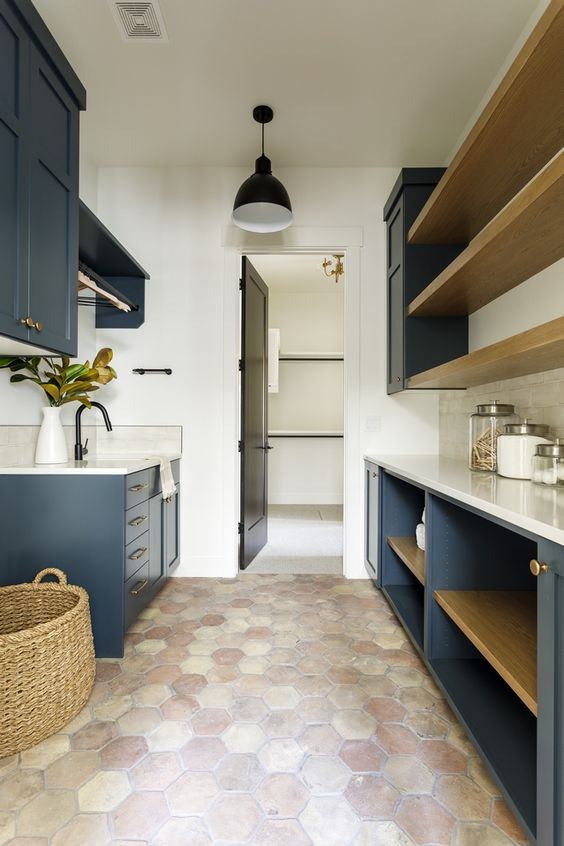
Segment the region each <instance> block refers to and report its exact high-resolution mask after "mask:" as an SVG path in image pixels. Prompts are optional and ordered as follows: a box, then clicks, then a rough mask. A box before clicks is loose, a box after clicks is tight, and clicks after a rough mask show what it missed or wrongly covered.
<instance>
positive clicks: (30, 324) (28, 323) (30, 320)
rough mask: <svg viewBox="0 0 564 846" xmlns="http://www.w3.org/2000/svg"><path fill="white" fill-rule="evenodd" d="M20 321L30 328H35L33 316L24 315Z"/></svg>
mask: <svg viewBox="0 0 564 846" xmlns="http://www.w3.org/2000/svg"><path fill="white" fill-rule="evenodd" d="M20 323H21V324H23V325H24V326H27V327H28V328H29V329H33V327H34V326H35V321H34V319H33V317H22V319H21V320H20Z"/></svg>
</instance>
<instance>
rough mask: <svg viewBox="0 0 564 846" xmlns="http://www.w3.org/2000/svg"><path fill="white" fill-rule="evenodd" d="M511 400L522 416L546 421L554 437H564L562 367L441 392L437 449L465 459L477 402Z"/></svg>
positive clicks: (563, 370) (508, 401)
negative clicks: (470, 419) (471, 416)
mask: <svg viewBox="0 0 564 846" xmlns="http://www.w3.org/2000/svg"><path fill="white" fill-rule="evenodd" d="M493 400H498V401H499V402H507V403H511V404H512V405H514V406H515V408H516V411H517V413H518V414H519V416H520V417H521V419H524V418H525V417H527V418H529V420H533V421H534V422H535V423H546V424H547V425H548V426H550V427H551V431H552V434H553V435H554V436H555V437H564V367H562V368H559V369H558V370H550V371H547V372H546V373H532V374H530V375H527V376H519V377H518V378H515V379H506V380H505V381H503V382H492V383H491V384H489V385H477V386H475V387H473V388H468V390H467V391H442V392H441V393H440V395H439V452H440V453H441V454H442V455H445V456H448V457H449V458H460V459H466V457H467V449H468V428H469V427H468V418H469V416H470V414H472V412H473V411H474V409H475V406H476V405H478V404H480V403H486V402H492V401H493Z"/></svg>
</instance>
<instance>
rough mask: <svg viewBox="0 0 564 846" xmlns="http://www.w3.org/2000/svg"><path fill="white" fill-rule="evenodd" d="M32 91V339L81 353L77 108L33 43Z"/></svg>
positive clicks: (30, 306) (30, 253)
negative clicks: (77, 323)
mask: <svg viewBox="0 0 564 846" xmlns="http://www.w3.org/2000/svg"><path fill="white" fill-rule="evenodd" d="M30 95H31V104H30V130H31V131H30V177H29V179H30V186H29V204H30V208H29V288H30V300H29V313H30V316H31V317H32V319H33V321H34V322H35V323H36V326H37V328H32V329H31V330H30V332H31V336H30V341H31V342H32V343H35V344H38V345H41V346H45V347H47V348H48V349H51V350H54V351H57V352H62V353H65V354H68V355H76V351H77V349H76V347H77V327H76V322H77V273H78V108H77V106H76V104H75V103H74V102H73V101H72V99H71V97H70V96H69V95H68V94H67V92H66V89H65V88H64V87H63V85H62V83H61V82H60V81H59V79H58V78H57V77H56V76H55V74H54V73H53V71H52V70H51V68H50V66H49V65H48V64H47V62H46V61H45V60H44V59H43V57H42V55H41V54H40V53H39V51H38V50H37V49H36V48H35V47H34V46H33V45H32V46H31V55H30ZM39 327H41V328H39Z"/></svg>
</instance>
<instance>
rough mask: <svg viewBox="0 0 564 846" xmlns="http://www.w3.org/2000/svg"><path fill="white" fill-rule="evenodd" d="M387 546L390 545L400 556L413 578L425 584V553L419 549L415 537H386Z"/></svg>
mask: <svg viewBox="0 0 564 846" xmlns="http://www.w3.org/2000/svg"><path fill="white" fill-rule="evenodd" d="M388 546H390V547H391V548H392V549H393V550H394V552H395V553H396V555H398V556H399V558H401V560H402V561H403V563H404V564H405V566H406V567H407V569H408V570H410V571H411V572H412V573H413V575H414V576H415V578H416V579H417V580H418V581H419V582H421V584H422V585H424V584H425V553H424V552H423V550H422V549H419V547H418V546H417V543H416V542H415V538H411V537H405V538H392V537H389V538H388Z"/></svg>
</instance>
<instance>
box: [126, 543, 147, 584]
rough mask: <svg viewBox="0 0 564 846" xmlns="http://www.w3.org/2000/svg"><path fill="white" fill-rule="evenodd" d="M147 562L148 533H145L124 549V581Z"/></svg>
mask: <svg viewBox="0 0 564 846" xmlns="http://www.w3.org/2000/svg"><path fill="white" fill-rule="evenodd" d="M148 560H149V532H145V533H144V534H142V535H141V536H140V537H138V538H135V540H134V541H132V542H131V543H129V544H128V545H127V546H126V547H125V581H127V579H129V578H130V577H131V576H133V574H134V573H136V572H137V571H138V570H139V568H140V567H142V566H143V564H145V562H146V561H148Z"/></svg>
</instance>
